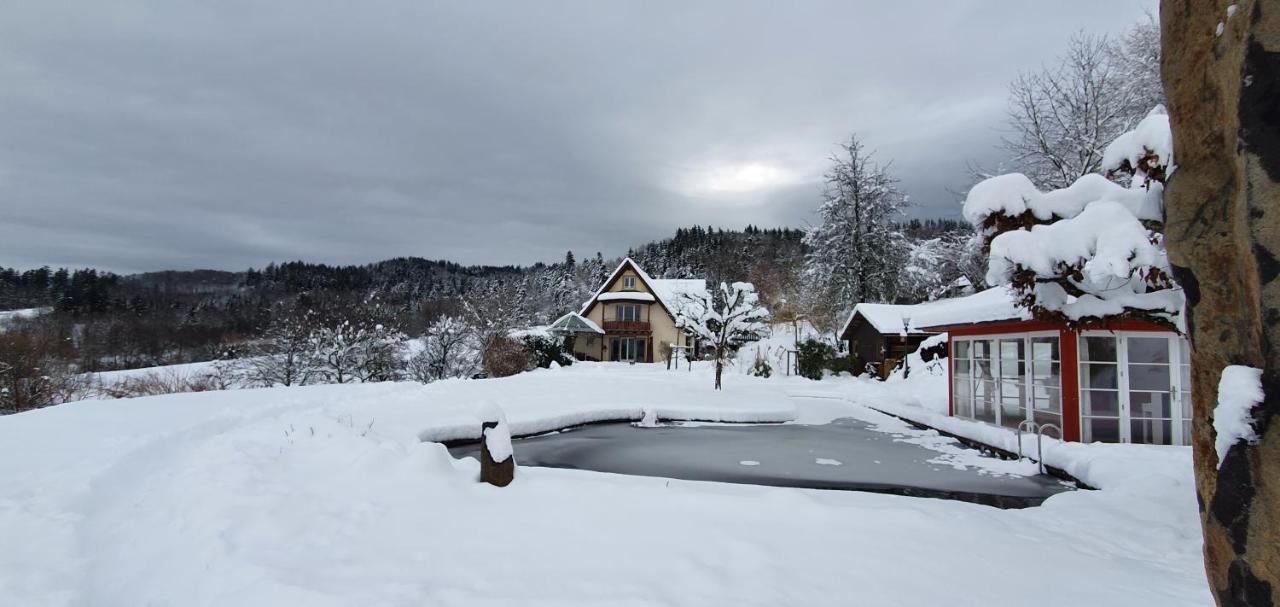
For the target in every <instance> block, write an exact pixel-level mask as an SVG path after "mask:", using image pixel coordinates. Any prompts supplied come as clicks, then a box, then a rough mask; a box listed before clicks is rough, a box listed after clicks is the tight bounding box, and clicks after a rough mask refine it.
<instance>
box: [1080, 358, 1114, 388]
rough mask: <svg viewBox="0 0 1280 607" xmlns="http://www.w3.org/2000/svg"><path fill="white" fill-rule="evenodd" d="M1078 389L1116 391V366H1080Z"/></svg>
mask: <svg viewBox="0 0 1280 607" xmlns="http://www.w3.org/2000/svg"><path fill="white" fill-rule="evenodd" d="M1080 388H1081V389H1085V390H1088V389H1090V388H1103V389H1106V390H1116V389H1118V384H1116V366H1115V365H1109V364H1081V365H1080Z"/></svg>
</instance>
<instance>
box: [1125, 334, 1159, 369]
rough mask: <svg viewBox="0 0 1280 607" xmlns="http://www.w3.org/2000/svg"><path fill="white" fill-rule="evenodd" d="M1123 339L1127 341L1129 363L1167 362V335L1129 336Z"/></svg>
mask: <svg viewBox="0 0 1280 607" xmlns="http://www.w3.org/2000/svg"><path fill="white" fill-rule="evenodd" d="M1125 341H1126V342H1128V348H1129V350H1128V354H1129V362H1130V363H1167V362H1169V338H1167V337H1130V338H1128V339H1127V340H1125Z"/></svg>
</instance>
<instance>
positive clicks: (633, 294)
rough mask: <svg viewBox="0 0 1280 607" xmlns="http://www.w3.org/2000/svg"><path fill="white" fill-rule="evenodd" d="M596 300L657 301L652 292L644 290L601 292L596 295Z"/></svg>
mask: <svg viewBox="0 0 1280 607" xmlns="http://www.w3.org/2000/svg"><path fill="white" fill-rule="evenodd" d="M596 300H597V301H657V298H656V297H654V296H653V294H652V293H645V292H644V291H615V292H612V293H601V294H600V295H599V296H597V297H596Z"/></svg>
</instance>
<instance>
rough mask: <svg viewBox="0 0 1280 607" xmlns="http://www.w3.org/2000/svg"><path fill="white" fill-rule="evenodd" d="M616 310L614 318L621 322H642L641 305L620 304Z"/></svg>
mask: <svg viewBox="0 0 1280 607" xmlns="http://www.w3.org/2000/svg"><path fill="white" fill-rule="evenodd" d="M614 310H616V312H615V316H614V318H616V319H617V320H618V321H620V322H640V304H619V305H617V306H615V307H614Z"/></svg>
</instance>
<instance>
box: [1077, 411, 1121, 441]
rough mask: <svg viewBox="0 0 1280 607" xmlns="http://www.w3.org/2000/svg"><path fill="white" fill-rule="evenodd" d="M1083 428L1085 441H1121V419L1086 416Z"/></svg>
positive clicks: (1082, 432)
mask: <svg viewBox="0 0 1280 607" xmlns="http://www.w3.org/2000/svg"><path fill="white" fill-rule="evenodd" d="M1083 426H1084V427H1083V428H1081V434H1082V435H1083V436H1082V438H1083V439H1084V440H1083V442H1086V443H1093V442H1102V443H1118V442H1120V420H1118V419H1110V418H1106V417H1095V418H1085V420H1084V424H1083Z"/></svg>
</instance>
